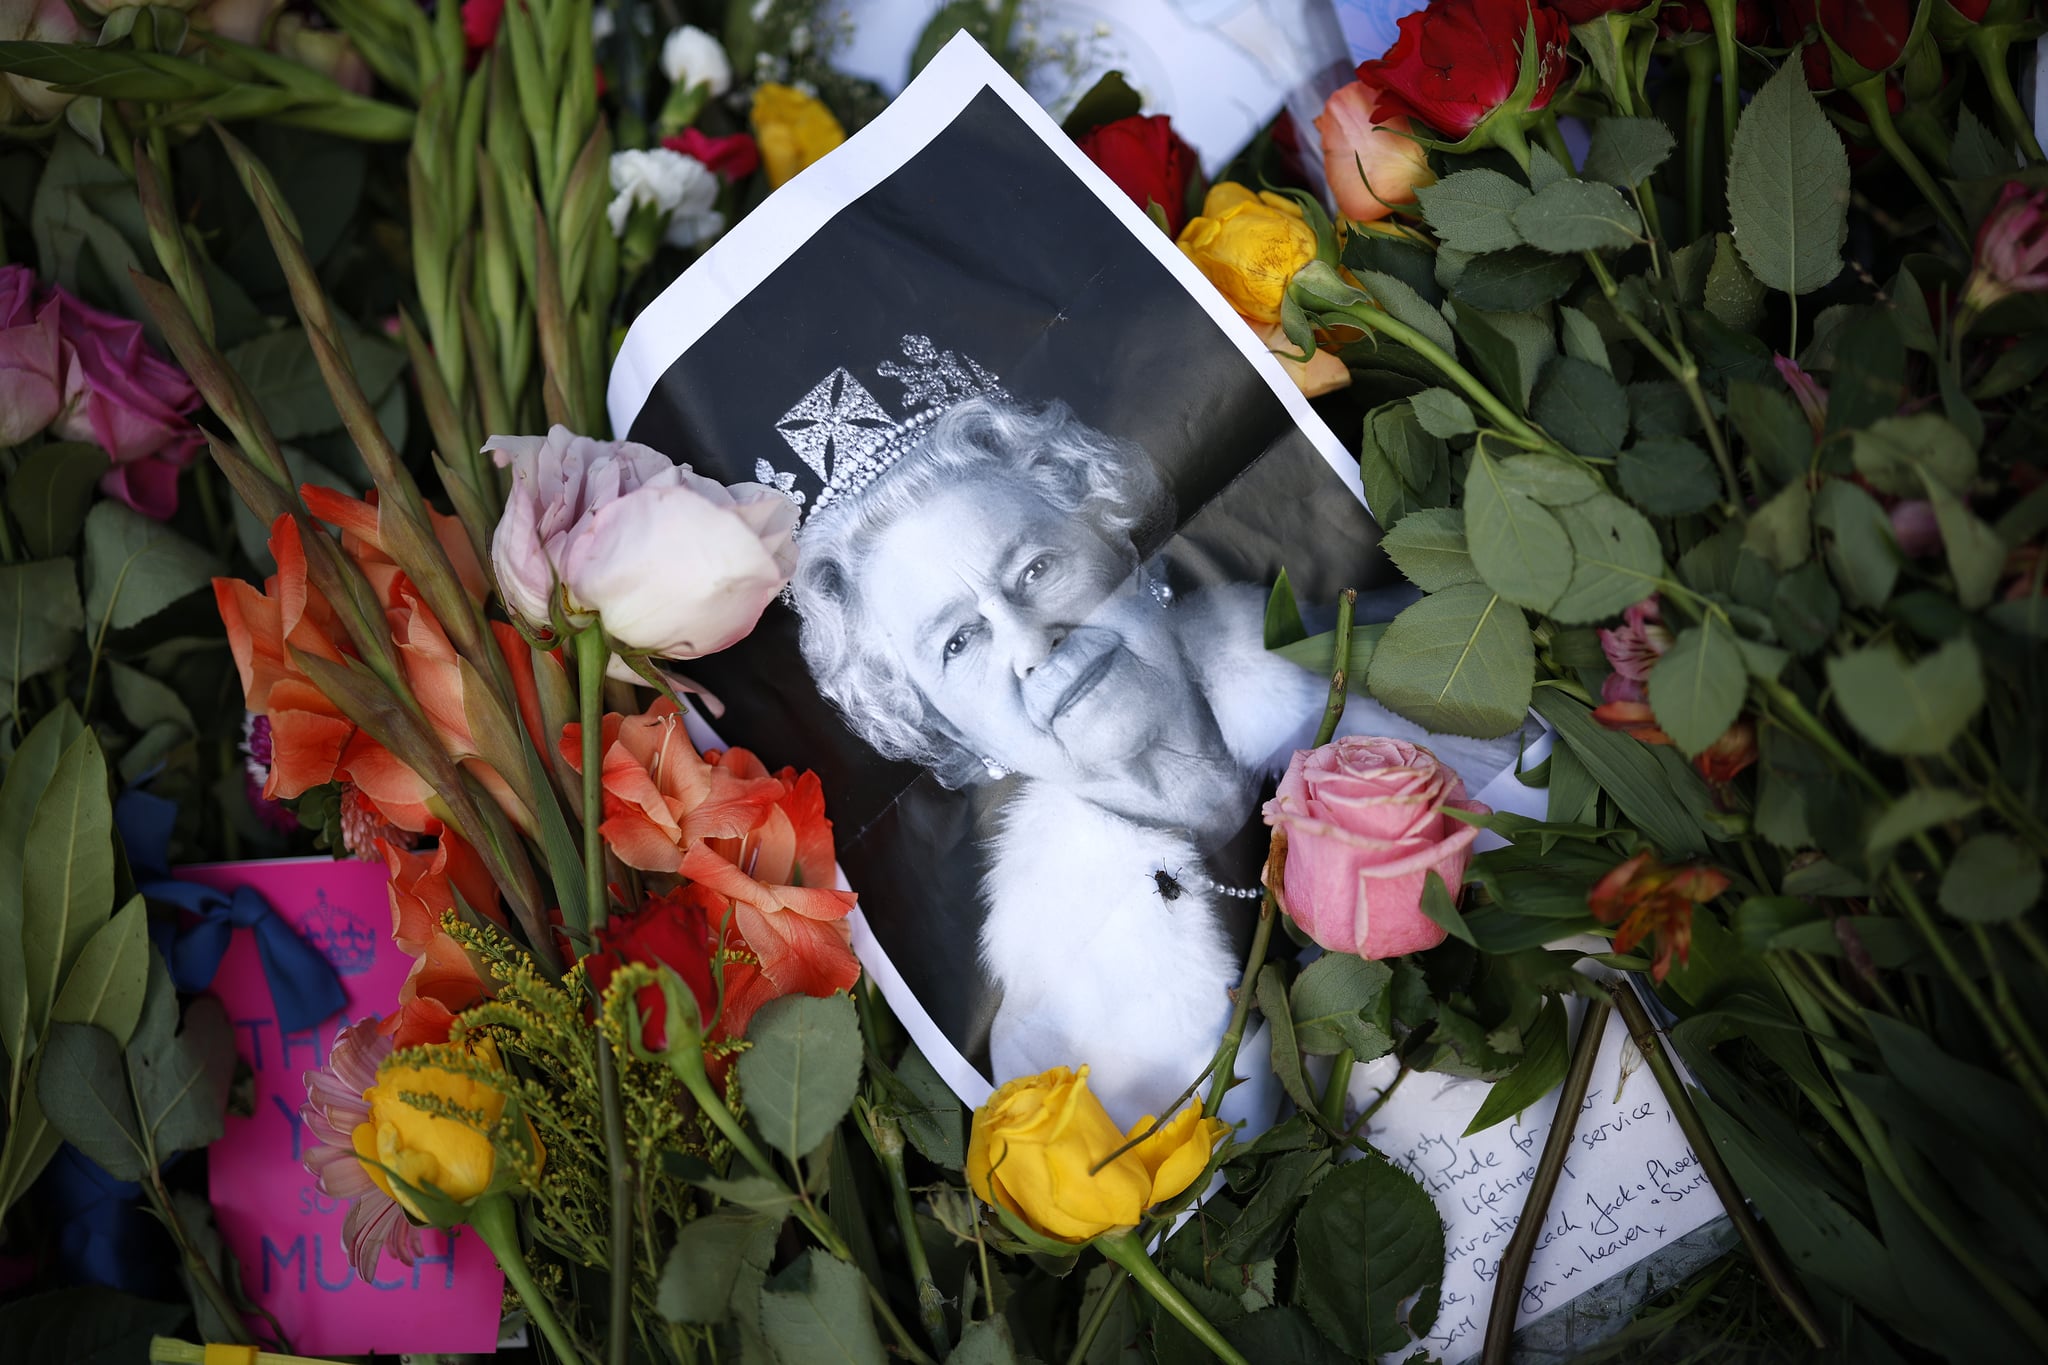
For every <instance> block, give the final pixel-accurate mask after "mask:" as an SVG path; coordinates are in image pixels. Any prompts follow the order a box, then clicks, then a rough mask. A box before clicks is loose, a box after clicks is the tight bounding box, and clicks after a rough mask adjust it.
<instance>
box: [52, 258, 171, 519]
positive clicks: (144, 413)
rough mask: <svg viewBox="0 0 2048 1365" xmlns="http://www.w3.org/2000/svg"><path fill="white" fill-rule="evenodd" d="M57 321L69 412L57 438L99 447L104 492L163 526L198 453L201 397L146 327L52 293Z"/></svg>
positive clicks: (62, 418) (58, 425) (62, 416)
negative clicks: (104, 459)
mask: <svg viewBox="0 0 2048 1365" xmlns="http://www.w3.org/2000/svg"><path fill="white" fill-rule="evenodd" d="M51 316H54V318H55V319H56V324H57V336H58V339H59V340H60V341H62V343H63V347H64V370H63V387H64V399H63V402H64V407H63V411H61V412H60V413H58V415H57V420H56V430H57V434H58V435H59V436H61V437H63V438H64V439H65V440H67V441H93V442H96V443H97V444H98V445H99V447H100V449H102V450H104V451H106V452H107V455H108V457H109V458H111V459H112V460H113V462H114V467H113V468H112V469H110V470H108V471H107V474H106V477H105V478H103V479H101V480H100V488H101V489H102V490H103V491H105V492H106V493H107V494H108V495H109V496H111V497H116V498H119V499H120V500H121V501H122V502H125V503H127V504H128V505H129V506H130V507H132V508H134V509H135V510H136V511H138V512H140V513H142V514H143V515H144V516H146V517H154V518H156V519H157V520H158V521H163V520H165V519H166V518H168V517H169V516H170V515H171V513H173V512H175V511H177V510H178V471H179V470H181V469H183V468H184V467H185V466H187V465H189V464H191V463H192V460H193V457H194V456H196V455H197V454H198V453H199V447H200V444H201V439H202V438H201V436H200V434H199V428H197V427H196V426H194V425H193V424H192V417H191V414H192V413H193V412H194V411H196V410H197V409H198V407H199V391H198V390H197V389H194V388H193V387H192V384H191V382H190V381H189V380H187V379H186V378H185V374H184V372H183V371H182V370H180V369H179V368H178V367H177V366H175V365H173V364H171V363H170V362H169V361H167V360H165V359H163V358H162V357H161V356H159V355H157V354H156V352H155V351H153V350H151V349H150V346H149V343H148V342H146V341H144V340H143V339H142V324H141V323H139V322H131V321H129V320H128V319H127V318H117V317H115V316H114V315H113V314H111V313H103V312H101V311H100V310H99V309H97V308H93V307H90V306H88V305H86V304H83V303H80V302H79V301H78V300H77V299H75V298H73V297H72V296H71V295H70V294H67V293H66V292H64V290H63V289H61V288H53V289H51V290H50V297H49V299H48V300H47V301H45V302H44V304H43V306H42V308H41V310H40V313H39V317H51Z"/></svg>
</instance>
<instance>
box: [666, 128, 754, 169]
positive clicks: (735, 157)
mask: <svg viewBox="0 0 2048 1365" xmlns="http://www.w3.org/2000/svg"><path fill="white" fill-rule="evenodd" d="M661 145H662V146H664V147H666V148H668V149H669V150H670V151H672V152H681V153H682V154H683V155H684V156H687V157H692V158H694V159H696V160H698V161H701V162H703V163H704V165H705V166H706V167H707V168H708V169H710V170H712V171H715V172H717V173H718V175H719V177H720V178H721V179H723V180H726V181H733V180H744V179H746V178H747V177H748V176H750V175H752V174H753V173H754V170H755V168H756V167H758V166H759V165H760V164H761V148H760V146H759V144H757V143H756V142H755V141H754V139H753V138H752V137H751V136H749V135H748V134H746V133H731V134H728V135H727V136H725V137H711V136H709V135H707V134H705V133H701V132H699V131H697V130H696V129H695V128H685V129H683V131H682V132H680V133H677V134H676V135H675V136H674V137H665V138H663V139H662V140H661Z"/></svg>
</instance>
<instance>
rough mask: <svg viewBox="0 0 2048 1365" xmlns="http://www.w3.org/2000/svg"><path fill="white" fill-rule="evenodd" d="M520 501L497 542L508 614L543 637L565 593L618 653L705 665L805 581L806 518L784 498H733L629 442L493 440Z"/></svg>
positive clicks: (744, 494)
mask: <svg viewBox="0 0 2048 1365" xmlns="http://www.w3.org/2000/svg"><path fill="white" fill-rule="evenodd" d="M484 449H485V450H487V451H491V452H494V457H495V459H496V460H497V462H498V464H499V465H501V466H510V467H511V469H512V495H511V497H510V499H509V500H508V501H507V502H506V505H505V512H504V515H503V517H502V518H500V520H499V522H498V529H497V531H496V533H495V534H494V535H493V536H492V538H491V565H492V567H493V568H494V569H495V570H496V571H497V576H498V588H499V592H500V594H501V595H502V596H503V597H504V599H505V605H506V607H507V608H508V609H509V610H511V611H512V612H513V613H514V614H515V615H517V616H519V617H521V618H522V619H524V620H525V621H526V623H527V624H528V625H529V626H532V627H536V628H545V627H546V626H547V624H548V604H549V599H550V598H551V597H552V596H553V594H554V591H555V587H556V585H557V584H560V585H561V587H562V588H563V589H564V591H565V595H566V597H567V599H568V600H567V604H566V605H567V607H568V609H569V610H570V611H579V612H581V611H592V612H596V613H597V614H598V616H599V617H600V618H601V619H602V620H603V622H604V629H605V633H606V634H607V635H608V636H610V637H611V640H612V642H613V644H615V645H617V646H618V647H619V648H620V649H622V650H626V651H629V652H632V653H636V654H651V655H655V656H657V657H660V658H664V659H694V658H697V657H698V656H700V655H704V654H710V653H714V652H715V651H717V650H721V649H725V648H727V647H729V646H731V645H733V644H735V643H737V642H738V641H739V640H741V639H742V638H744V637H745V636H746V634H747V633H748V632H749V631H751V630H753V628H754V623H755V622H756V621H758V620H760V618H761V612H762V610H763V609H764V608H765V607H767V605H768V603H769V602H771V601H773V600H774V598H775V595H776V594H777V593H779V592H781V591H782V588H783V585H784V584H786V583H787V582H789V576H790V574H791V573H793V572H795V570H796V519H797V518H796V506H795V504H793V503H791V502H790V501H789V499H787V498H785V497H783V496H782V495H781V494H780V493H778V492H776V491H775V490H774V489H772V488H764V487H763V486H761V485H760V484H753V483H742V484H735V485H733V486H732V487H730V488H727V487H725V486H724V485H722V484H719V483H716V482H714V481H713V480H710V479H707V478H703V477H701V476H700V475H697V474H694V473H692V472H691V471H690V468H689V466H688V465H678V464H671V463H670V462H669V460H668V457H667V456H665V455H662V454H661V453H659V452H658V451H654V450H650V449H648V448H647V447H646V446H643V445H636V444H634V443H632V442H630V441H596V440H592V439H590V438H589V437H587V436H577V435H575V434H573V433H572V432H570V431H569V429H568V428H567V427H560V426H558V427H555V428H554V429H553V430H552V431H550V432H549V433H548V434H547V435H546V436H545V437H540V436H493V437H492V438H491V439H490V440H489V441H487V442H486V443H485V444H484Z"/></svg>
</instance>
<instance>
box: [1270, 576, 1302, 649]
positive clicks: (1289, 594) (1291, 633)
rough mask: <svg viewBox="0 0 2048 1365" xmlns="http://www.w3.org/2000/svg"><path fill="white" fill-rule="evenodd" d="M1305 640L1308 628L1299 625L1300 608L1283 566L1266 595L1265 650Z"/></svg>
mask: <svg viewBox="0 0 2048 1365" xmlns="http://www.w3.org/2000/svg"><path fill="white" fill-rule="evenodd" d="M1307 638H1308V627H1307V626H1305V625H1303V624H1302V623H1301V606H1300V604H1298V603H1297V602H1296V601H1295V600H1294V585H1293V584H1292V583H1290V582H1288V581H1287V569H1286V566H1284V565H1283V566H1281V569H1280V576H1279V577H1278V578H1276V579H1274V580H1273V591H1272V592H1270V593H1268V594H1267V595H1266V635H1265V640H1266V648H1267V649H1279V648H1281V647H1282V646H1283V645H1291V644H1293V643H1294V642H1295V641H1297V640H1305V639H1307Z"/></svg>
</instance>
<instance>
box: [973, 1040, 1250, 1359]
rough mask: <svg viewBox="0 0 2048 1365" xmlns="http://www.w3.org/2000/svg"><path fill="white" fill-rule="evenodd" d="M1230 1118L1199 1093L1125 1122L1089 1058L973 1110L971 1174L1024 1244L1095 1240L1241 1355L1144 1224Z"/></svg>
mask: <svg viewBox="0 0 2048 1365" xmlns="http://www.w3.org/2000/svg"><path fill="white" fill-rule="evenodd" d="M1229 1131H1230V1126H1229V1125H1228V1124H1226V1123H1224V1122H1223V1121H1222V1120H1220V1119H1214V1118H1210V1117H1208V1116H1206V1115H1205V1114H1203V1112H1202V1106H1201V1104H1200V1102H1199V1101H1198V1102H1196V1103H1193V1104H1190V1105H1189V1106H1188V1107H1187V1108H1185V1109H1183V1110H1181V1111H1180V1112H1179V1113H1178V1114H1175V1115H1174V1116H1173V1117H1172V1118H1170V1119H1167V1120H1166V1121H1165V1122H1163V1123H1159V1124H1156V1125H1155V1124H1154V1122H1153V1120H1152V1119H1151V1117H1149V1116H1147V1117H1145V1118H1142V1119H1140V1120H1138V1122H1137V1124H1136V1126H1134V1127H1133V1128H1132V1129H1131V1131H1130V1132H1129V1133H1125V1132H1123V1131H1122V1130H1121V1129H1119V1128H1118V1127H1117V1126H1116V1121H1115V1120H1114V1119H1112V1118H1110V1116H1109V1111H1108V1110H1106V1109H1104V1108H1103V1107H1102V1101H1101V1100H1099V1099H1097V1098H1095V1095H1094V1093H1093V1092H1092V1091H1090V1090H1089V1089H1088V1068H1087V1067H1085V1066H1084V1067H1082V1068H1081V1069H1080V1070H1079V1071H1078V1072H1075V1071H1072V1070H1069V1069H1068V1068H1066V1067H1063V1066H1057V1067H1054V1068H1053V1069H1052V1070H1050V1071H1044V1072H1041V1073H1039V1074H1038V1075H1036V1076H1020V1077H1018V1078H1017V1079H1016V1080H1013V1081H1009V1082H1007V1083H1005V1084H1004V1085H1003V1086H1002V1087H1001V1088H999V1089H998V1090H997V1091H996V1092H995V1094H993V1095H991V1096H989V1098H988V1101H987V1103H985V1104H983V1105H982V1106H981V1108H979V1109H977V1110H975V1111H974V1128H973V1131H972V1132H971V1133H970V1134H969V1136H968V1142H967V1183H968V1185H969V1187H970V1188H972V1189H973V1191H974V1193H975V1194H976V1196H978V1197H979V1198H980V1199H981V1200H982V1202H983V1203H986V1204H988V1205H989V1206H991V1207H992V1208H994V1209H995V1210H996V1212H997V1215H998V1216H999V1217H1000V1218H1001V1219H1002V1221H1003V1223H1004V1224H1005V1225H1006V1226H1007V1227H1008V1228H1009V1229H1010V1231H1011V1232H1012V1233H1014V1234H1016V1235H1017V1236H1018V1237H1019V1238H1020V1239H1022V1240H1023V1241H1024V1242H1025V1243H1026V1244H1028V1245H1032V1246H1035V1247H1037V1248H1038V1249H1039V1250H1042V1251H1047V1252H1053V1253H1058V1252H1062V1251H1071V1250H1073V1249H1075V1248H1077V1247H1079V1246H1083V1245H1088V1246H1093V1247H1094V1248H1095V1249H1096V1250H1098V1251H1100V1252H1101V1253H1102V1254H1103V1255H1104V1256H1107V1257H1108V1258H1109V1259H1110V1260H1112V1261H1115V1262H1116V1263H1117V1264H1118V1265H1120V1266H1122V1267H1123V1268H1124V1269H1125V1270H1127V1271H1128V1272H1130V1275H1131V1278H1132V1279H1134V1280H1136V1281H1137V1282H1138V1283H1139V1284H1141V1285H1143V1286H1144V1287H1145V1290H1146V1292H1148V1293H1150V1294H1151V1295H1152V1297H1153V1298H1155V1299H1157V1300H1158V1301H1159V1304H1160V1306H1161V1307H1163V1308H1165V1309H1166V1310H1167V1311H1168V1312H1169V1313H1171V1314H1173V1315H1174V1317H1176V1318H1178V1319H1179V1320H1180V1322H1181V1324H1182V1325H1183V1326H1185V1327H1186V1328H1187V1329H1188V1330H1189V1331H1190V1332H1192V1333H1194V1335H1195V1336H1196V1338H1198V1339H1199V1340H1200V1341H1201V1342H1202V1344H1203V1345H1205V1346H1207V1347H1208V1348H1209V1349H1210V1351H1212V1352H1213V1353H1214V1354H1215V1355H1216V1358H1217V1359H1219V1360H1222V1361H1225V1362H1228V1363H1229V1365H1245V1361H1244V1357H1243V1356H1241V1355H1239V1354H1238V1353H1237V1351H1236V1350H1235V1348H1233V1347H1232V1346H1231V1345H1230V1343H1228V1342H1227V1341H1225V1340H1224V1339H1223V1334H1222V1333H1220V1332H1218V1331H1217V1330H1216V1328H1215V1326H1214V1325H1213V1324H1212V1323H1210V1322H1209V1320H1208V1319H1207V1318H1205V1317H1203V1316H1202V1315H1201V1313H1199V1312H1198V1311H1196V1309H1195V1308H1194V1306H1193V1305H1192V1304H1190V1303H1189V1302H1188V1301H1187V1299H1186V1297H1185V1296H1183V1295H1182V1294H1181V1292H1180V1291H1179V1290H1178V1289H1176V1288H1174V1286H1173V1285H1172V1283H1171V1282H1169V1281H1168V1280H1167V1279H1166V1277H1165V1276H1164V1275H1162V1274H1160V1272H1159V1268H1158V1267H1157V1266H1155V1265H1154V1264H1152V1258H1151V1257H1150V1256H1148V1255H1147V1254H1146V1253H1145V1243H1144V1239H1143V1238H1142V1237H1140V1236H1139V1234H1138V1230H1137V1228H1138V1224H1139V1223H1140V1222H1142V1221H1143V1220H1144V1218H1145V1213H1146V1210H1148V1209H1150V1208H1152V1207H1153V1206H1154V1205H1157V1204H1161V1203H1164V1202H1165V1201H1167V1200H1169V1199H1172V1198H1173V1197H1174V1196H1175V1195H1177V1194H1180V1193H1181V1192H1182V1191H1183V1190H1186V1189H1187V1188H1188V1187H1189V1186H1190V1185H1192V1184H1194V1183H1195V1181H1197V1180H1199V1179H1200V1178H1201V1177H1202V1175H1203V1174H1204V1173H1205V1172H1206V1171H1207V1170H1208V1169H1209V1159H1210V1156H1211V1154H1212V1153H1213V1152H1214V1151H1215V1149H1216V1144H1217V1143H1218V1142H1219V1141H1221V1140H1222V1139H1223V1137H1224V1136H1225V1135H1226V1134H1227V1133H1229Z"/></svg>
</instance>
